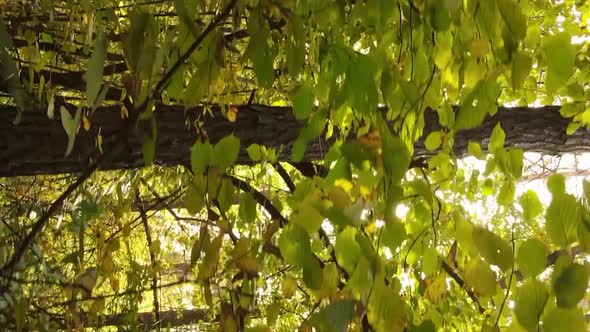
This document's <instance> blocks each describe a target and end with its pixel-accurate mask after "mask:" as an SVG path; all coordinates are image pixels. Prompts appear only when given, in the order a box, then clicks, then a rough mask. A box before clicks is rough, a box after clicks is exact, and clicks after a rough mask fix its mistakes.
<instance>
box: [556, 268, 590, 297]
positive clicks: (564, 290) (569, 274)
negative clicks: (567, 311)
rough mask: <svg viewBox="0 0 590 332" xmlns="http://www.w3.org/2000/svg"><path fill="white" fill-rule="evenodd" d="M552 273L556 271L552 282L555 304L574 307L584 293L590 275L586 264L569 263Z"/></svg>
mask: <svg viewBox="0 0 590 332" xmlns="http://www.w3.org/2000/svg"><path fill="white" fill-rule="evenodd" d="M554 273H558V277H557V278H555V279H554V280H555V282H554V283H553V291H554V292H555V298H556V300H557V305H558V306H559V307H563V308H572V307H575V306H576V305H577V304H578V302H580V301H581V300H582V299H583V298H584V296H585V295H586V289H587V288H588V278H589V277H590V271H589V270H588V266H585V265H580V264H571V265H569V266H567V267H566V268H564V269H563V270H562V271H555V272H554Z"/></svg>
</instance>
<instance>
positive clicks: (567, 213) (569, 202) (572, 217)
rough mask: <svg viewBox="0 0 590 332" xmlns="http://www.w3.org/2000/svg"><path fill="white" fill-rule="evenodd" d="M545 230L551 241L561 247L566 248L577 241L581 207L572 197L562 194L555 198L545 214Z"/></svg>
mask: <svg viewBox="0 0 590 332" xmlns="http://www.w3.org/2000/svg"><path fill="white" fill-rule="evenodd" d="M545 218H546V222H545V230H546V231H547V234H548V235H549V238H551V241H552V242H553V243H554V244H555V245H557V246H560V247H565V246H567V245H568V244H570V243H572V242H574V241H575V240H576V239H577V230H578V225H579V223H580V218H581V215H580V207H579V204H578V202H577V201H576V198H575V197H574V196H572V195H568V194H561V195H557V196H554V197H553V199H552V200H551V204H549V207H547V211H546V213H545Z"/></svg>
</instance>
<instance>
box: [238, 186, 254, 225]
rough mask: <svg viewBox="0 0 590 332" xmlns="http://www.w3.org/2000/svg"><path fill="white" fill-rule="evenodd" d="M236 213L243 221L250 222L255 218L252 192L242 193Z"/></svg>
mask: <svg viewBox="0 0 590 332" xmlns="http://www.w3.org/2000/svg"><path fill="white" fill-rule="evenodd" d="M238 214H239V216H240V218H241V219H242V220H243V221H244V222H247V223H250V222H253V221H255V220H256V216H257V213H256V201H255V200H254V197H252V194H250V193H247V192H245V193H243V194H242V199H241V201H240V208H239V210H238Z"/></svg>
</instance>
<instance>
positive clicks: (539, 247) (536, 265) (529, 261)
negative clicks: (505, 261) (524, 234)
mask: <svg viewBox="0 0 590 332" xmlns="http://www.w3.org/2000/svg"><path fill="white" fill-rule="evenodd" d="M546 257H547V249H546V248H545V245H544V244H543V242H541V241H539V240H537V239H528V240H526V241H524V242H523V243H522V244H521V245H520V248H519V249H518V253H517V254H516V264H518V266H519V267H520V272H522V274H523V275H524V276H525V277H535V276H537V275H539V274H541V272H543V271H545V268H546V266H545V263H546V260H547V259H546Z"/></svg>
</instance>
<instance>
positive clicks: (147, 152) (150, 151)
mask: <svg viewBox="0 0 590 332" xmlns="http://www.w3.org/2000/svg"><path fill="white" fill-rule="evenodd" d="M141 152H142V153H143V162H144V163H145V165H146V166H148V165H151V163H152V162H153V161H154V158H155V156H156V142H155V141H154V139H153V138H151V137H146V138H145V139H144V140H143V145H142V147H141Z"/></svg>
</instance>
